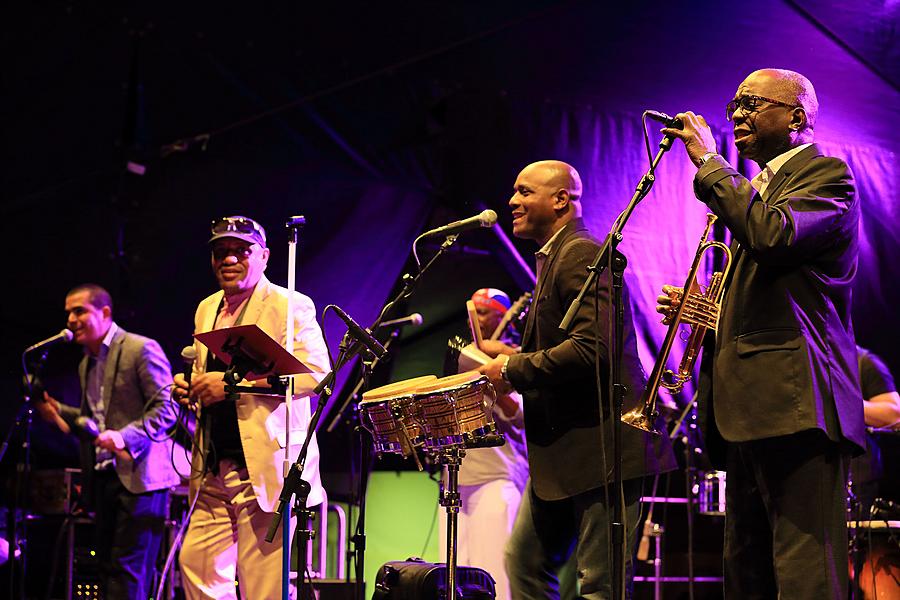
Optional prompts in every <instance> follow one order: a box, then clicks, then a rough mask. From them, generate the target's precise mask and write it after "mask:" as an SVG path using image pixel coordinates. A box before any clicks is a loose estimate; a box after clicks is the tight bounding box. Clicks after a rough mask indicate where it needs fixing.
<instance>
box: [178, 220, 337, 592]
mask: <svg viewBox="0 0 900 600" xmlns="http://www.w3.org/2000/svg"><path fill="white" fill-rule="evenodd" d="M209 247H210V250H211V252H212V259H211V260H212V269H213V273H214V274H215V277H216V280H217V281H218V284H219V287H220V290H219V291H217V292H216V293H214V294H212V295H211V296H209V297H208V298H206V299H205V300H203V301H202V302H201V303H200V305H199V306H198V307H197V312H196V315H195V319H194V329H195V332H198V333H199V332H204V331H211V330H214V329H223V328H226V327H234V326H238V325H249V324H251V323H255V324H256V325H258V326H259V327H260V329H262V330H263V331H265V332H266V333H267V334H268V335H269V336H271V337H272V338H273V339H275V340H276V341H277V342H278V343H280V344H281V345H282V346H284V345H285V344H286V339H285V338H286V327H285V324H286V322H287V316H288V314H287V310H288V290H286V289H285V288H283V287H280V286H277V285H275V284H273V283H271V282H270V281H269V280H268V279H266V277H265V275H264V271H265V269H266V263H267V262H268V259H269V248H268V247H267V245H266V233H265V230H264V229H263V228H262V226H261V225H260V224H259V223H257V222H256V221H254V220H253V219H249V218H247V217H243V216H232V217H224V218H222V219H218V220H217V221H214V222H213V225H212V237H211V238H210V240H209ZM293 313H294V315H293V318H294V355H295V356H296V357H297V358H298V359H299V360H300V361H301V362H302V363H303V364H305V365H307V366H308V367H310V368H311V369H313V372H312V373H307V374H302V375H297V376H295V377H294V390H295V393H296V396H295V400H294V403H293V405H292V410H291V413H292V414H291V423H290V424H288V423H287V416H286V406H285V403H284V398H283V397H278V396H274V395H261V394H240V395H239V396H237V398H236V399H232V398H226V393H225V383H224V380H223V376H224V371H225V364H224V363H222V362H221V361H220V360H219V359H218V358H216V357H215V356H213V355H212V354H211V353H210V352H208V350H207V348H206V347H205V346H204V345H202V344H200V343H199V342H195V349H196V350H197V360H196V361H195V363H194V369H193V375H192V378H191V384H190V386H188V384H187V382H186V381H185V380H184V378H183V377H182V376H180V375H177V376H176V377H175V384H176V387H177V389H176V396H177V397H178V398H179V400H180V401H181V402H182V403H184V404H189V405H192V406H198V407H199V413H200V417H199V419H200V421H199V426H198V427H197V436H196V439H195V443H194V453H193V473H192V479H191V499H192V500H193V499H194V498H195V497H196V507H195V508H194V511H193V513H192V514H191V520H190V525H189V527H188V531H187V535H186V536H185V540H184V545H183V546H182V549H181V557H180V563H181V569H182V574H183V577H184V589H185V594H186V597H187V598H188V600H194V599H199V598H216V599H222V598H234V599H236V598H237V590H236V587H235V580H238V581H239V584H240V590H241V596H242V597H244V598H254V599H261V600H267V599H275V598H280V597H281V578H280V576H279V574H280V573H281V563H282V544H281V534H280V533H279V534H278V535H277V536H276V538H275V541H273V542H272V543H267V542H266V541H265V536H266V531H267V529H268V526H269V522H270V521H271V518H272V513H273V512H274V510H275V507H276V505H277V502H278V496H279V494H280V492H281V488H282V485H283V483H284V478H283V471H282V465H283V463H284V460H285V458H286V457H287V458H288V459H289V460H294V459H296V457H297V454H298V453H299V450H300V446H301V445H302V443H303V440H304V438H305V437H306V431H307V428H308V425H309V419H310V406H309V398H308V397H309V393H310V392H311V391H312V389H313V388H314V387H315V386H316V384H317V383H318V382H319V380H320V379H321V378H322V376H323V375H324V373H325V371H326V369H327V366H328V353H327V350H326V346H325V340H324V339H323V337H322V331H321V329H320V328H319V326H318V323H317V322H316V310H315V306H314V305H313V302H312V300H311V299H310V298H309V297H307V296H304V295H303V294H300V293H297V292H295V293H294V297H293ZM251 383H252V385H254V386H260V385H266V383H265V381H255V382H246V381H245V382H242V384H251ZM288 426H290V439H291V446H290V448H285V443H286V442H285V439H286V433H287V429H288ZM303 479H304V480H306V481H307V482H309V483H310V485H311V486H312V491H311V493H310V495H309V498H308V501H307V504H308V505H309V506H315V505H317V504H320V503H321V502H322V501H323V500H324V491H323V489H322V484H321V481H320V479H319V451H318V446H317V444H316V439H315V437H313V439H312V443H311V445H310V447H309V454H308V456H307V460H306V466H305V469H304V471H303Z"/></svg>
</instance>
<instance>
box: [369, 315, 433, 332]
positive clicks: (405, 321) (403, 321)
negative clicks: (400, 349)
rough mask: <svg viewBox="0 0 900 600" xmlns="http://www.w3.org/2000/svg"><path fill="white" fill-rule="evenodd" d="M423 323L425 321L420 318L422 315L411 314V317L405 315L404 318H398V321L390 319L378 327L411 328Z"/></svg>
mask: <svg viewBox="0 0 900 600" xmlns="http://www.w3.org/2000/svg"><path fill="white" fill-rule="evenodd" d="M424 322H425V319H423V318H422V315H421V314H419V313H413V314H411V315H407V316H405V317H400V318H399V319H391V320H390V321H385V322H383V323H382V324H381V325H379V326H378V327H379V328H381V327H403V326H405V325H410V326H412V327H418V326H419V325H421V324H422V323H424Z"/></svg>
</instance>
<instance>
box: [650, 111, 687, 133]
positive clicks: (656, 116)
mask: <svg viewBox="0 0 900 600" xmlns="http://www.w3.org/2000/svg"><path fill="white" fill-rule="evenodd" d="M644 114H645V115H646V116H648V117H650V118H651V119H653V120H654V121H658V122H659V123H662V124H663V125H665V126H666V127H668V128H669V129H684V123H682V122H681V119H678V118H675V117H670V116H669V115H667V114H666V113H664V112H659V111H655V110H645V111H644Z"/></svg>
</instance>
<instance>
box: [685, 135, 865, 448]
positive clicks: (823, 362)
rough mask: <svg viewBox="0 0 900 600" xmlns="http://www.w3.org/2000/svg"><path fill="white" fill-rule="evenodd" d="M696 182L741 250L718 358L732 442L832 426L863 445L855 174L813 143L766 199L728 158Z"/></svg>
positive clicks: (720, 414)
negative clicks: (855, 304)
mask: <svg viewBox="0 0 900 600" xmlns="http://www.w3.org/2000/svg"><path fill="white" fill-rule="evenodd" d="M694 186H695V191H696V193H697V197H698V198H699V199H700V200H702V201H703V202H705V203H706V204H707V205H708V206H709V207H710V209H711V210H712V211H713V212H714V213H715V214H716V215H718V216H719V218H720V219H722V221H723V222H724V224H725V225H726V227H728V229H729V230H730V231H731V233H732V234H733V236H734V239H735V241H736V242H737V245H739V247H737V245H735V244H733V247H735V262H734V264H733V266H732V269H733V273H732V278H731V282H730V285H729V287H728V290H727V292H726V295H725V299H724V302H723V307H722V314H721V316H720V322H719V330H718V333H717V336H716V350H715V357H714V359H713V363H714V365H713V376H712V397H713V402H714V412H715V422H716V425H717V427H718V430H719V432H720V433H721V434H722V437H724V439H725V440H727V441H731V442H742V441H748V440H756V439H761V438H768V437H774V436H781V435H788V434H792V433H796V432H799V431H804V430H807V429H821V430H822V431H824V432H825V433H826V434H827V435H828V437H829V438H830V439H832V440H834V441H836V442H851V443H852V444H855V445H856V446H860V447H862V446H864V444H865V441H864V425H863V408H862V401H861V396H860V392H859V384H858V374H857V366H856V346H855V344H854V339H853V328H852V325H851V322H850V284H851V282H852V280H853V276H854V274H855V273H856V259H857V244H858V231H857V227H858V221H859V202H858V199H857V197H856V189H855V187H854V182H853V175H852V173H851V172H850V168H849V167H848V166H847V165H846V164H845V163H844V162H843V161H841V160H839V159H837V158H832V157H827V156H824V155H822V153H821V152H820V151H819V149H818V148H817V147H816V146H815V145H812V146H810V147H808V148H805V149H803V150H802V151H800V152H799V153H798V154H797V155H795V156H794V157H792V158H791V159H790V160H789V161H788V162H787V163H785V164H784V165H783V166H782V168H781V169H780V170H779V171H778V172H777V173H776V174H775V176H774V177H773V178H772V181H771V182H770V183H769V186H768V188H767V189H766V191H765V199H763V198H761V197H760V196H759V194H757V193H756V191H755V190H754V189H753V188H752V187H751V186H750V182H749V181H748V180H747V179H746V178H744V177H743V176H741V175H740V174H739V173H738V172H737V171H735V170H734V169H733V168H732V167H731V166H730V165H729V164H728V163H727V162H725V161H724V159H714V160H711V161H708V162H707V163H706V164H704V165H703V166H702V167H701V168H700V170H699V171H698V173H697V176H696V178H695V181H694Z"/></svg>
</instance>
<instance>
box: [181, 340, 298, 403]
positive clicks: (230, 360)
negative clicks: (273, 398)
mask: <svg viewBox="0 0 900 600" xmlns="http://www.w3.org/2000/svg"><path fill="white" fill-rule="evenodd" d="M194 337H195V338H197V340H199V341H200V343H201V344H203V345H204V346H206V347H207V348H209V351H210V352H212V353H213V355H214V356H215V357H216V358H218V359H219V360H221V361H222V362H223V363H225V365H226V366H227V367H228V369H227V370H226V371H225V383H226V384H227V385H226V386H225V391H227V392H228V393H230V394H271V395H281V396H283V395H284V393H285V387H284V386H285V382H284V381H283V380H282V379H281V378H282V377H286V376H288V375H299V374H302V373H312V372H313V371H312V369H310V368H309V367H307V366H306V365H305V364H303V362H301V361H300V360H299V359H298V358H297V357H296V356H294V355H293V354H291V353H290V352H288V351H287V350H285V349H284V348H283V347H282V346H281V344H279V343H278V342H276V341H275V340H273V339H272V338H271V337H270V336H269V334H267V333H266V332H265V331H263V330H262V329H260V328H259V325H256V324H255V323H254V324H251V325H239V326H237V327H227V328H225V329H216V330H214V331H204V332H203V333H195V334H194ZM244 379H248V380H251V381H255V380H259V379H265V380H267V381H268V382H269V383H270V384H271V385H272V388H264V387H253V386H246V385H241V386H239V385H238V383H240V382H241V381H243V380H244Z"/></svg>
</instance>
